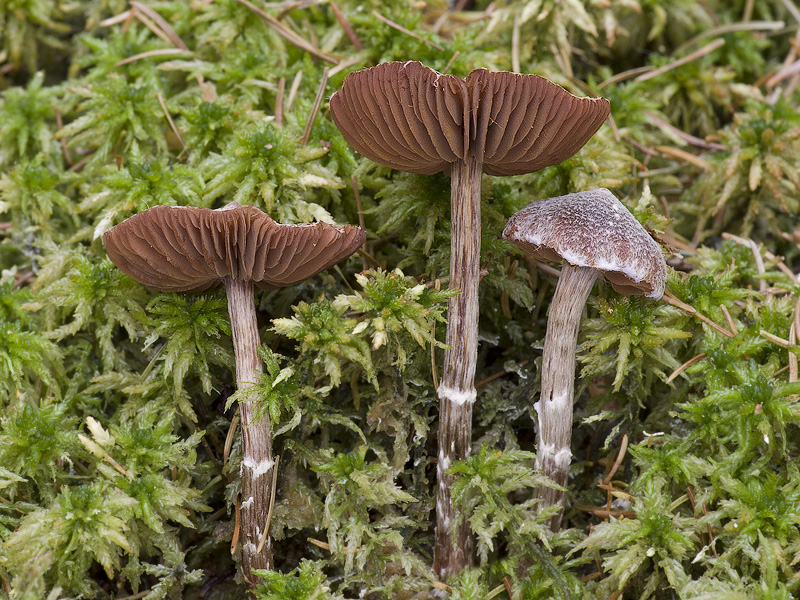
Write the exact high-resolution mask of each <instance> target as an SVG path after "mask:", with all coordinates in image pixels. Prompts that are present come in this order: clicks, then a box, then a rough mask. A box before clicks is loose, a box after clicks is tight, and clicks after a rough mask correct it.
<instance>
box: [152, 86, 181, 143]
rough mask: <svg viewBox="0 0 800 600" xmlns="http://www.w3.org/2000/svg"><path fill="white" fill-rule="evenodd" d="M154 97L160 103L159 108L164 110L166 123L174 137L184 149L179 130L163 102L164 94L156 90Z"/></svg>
mask: <svg viewBox="0 0 800 600" xmlns="http://www.w3.org/2000/svg"><path fill="white" fill-rule="evenodd" d="M156 97H157V98H158V103H159V104H160V105H161V109H162V110H163V111H164V116H166V117H167V123H169V126H170V129H172V133H174V134H175V137H177V138H178V141H179V142H180V143H181V146H183V149H184V150H186V144H184V143H183V137H181V132H180V131H178V128H177V127H175V121H173V120H172V115H170V114H169V110H168V109H167V103H166V102H164V96H162V95H161V92H158V93H156Z"/></svg>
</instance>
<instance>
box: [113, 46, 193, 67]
mask: <svg viewBox="0 0 800 600" xmlns="http://www.w3.org/2000/svg"><path fill="white" fill-rule="evenodd" d="M185 52H186V50H181V49H180V48H160V49H159V50H148V51H147V52H142V53H141V54H134V55H133V56H129V57H128V58H123V59H122V60H121V61H119V62H118V63H116V64H115V65H114V66H115V67H121V66H122V65H127V64H128V63H132V62H136V61H137V60H141V59H143V58H150V57H151V56H174V55H176V54H183V53H185Z"/></svg>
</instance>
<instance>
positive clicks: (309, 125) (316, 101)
mask: <svg viewBox="0 0 800 600" xmlns="http://www.w3.org/2000/svg"><path fill="white" fill-rule="evenodd" d="M327 86H328V67H325V68H324V69H323V70H322V79H321V80H320V82H319V88H318V89H317V96H316V98H314V104H313V105H312V106H311V113H310V114H309V115H308V121H307V122H306V128H305V131H303V137H301V138H300V145H301V146H305V145H306V144H308V140H309V138H310V137H311V130H312V129H313V128H314V120H315V119H316V118H317V113H318V112H319V107H320V106H321V105H322V98H323V97H324V96H325V88H326V87H327Z"/></svg>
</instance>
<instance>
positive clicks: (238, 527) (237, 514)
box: [231, 502, 242, 554]
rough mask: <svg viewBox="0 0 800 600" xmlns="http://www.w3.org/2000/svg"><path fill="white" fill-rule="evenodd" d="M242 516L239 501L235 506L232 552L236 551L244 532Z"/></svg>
mask: <svg viewBox="0 0 800 600" xmlns="http://www.w3.org/2000/svg"><path fill="white" fill-rule="evenodd" d="M240 517H241V508H240V507H239V503H238V502H237V503H236V505H235V506H234V507H233V537H232V538H231V554H234V553H235V552H236V546H238V545H239V535H240V534H241V532H242V523H241V519H240Z"/></svg>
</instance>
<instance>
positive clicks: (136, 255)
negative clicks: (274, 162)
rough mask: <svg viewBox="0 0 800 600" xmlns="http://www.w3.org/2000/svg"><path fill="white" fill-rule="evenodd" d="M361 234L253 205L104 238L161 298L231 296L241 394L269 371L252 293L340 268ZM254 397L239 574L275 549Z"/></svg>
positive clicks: (127, 225)
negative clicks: (280, 217)
mask: <svg viewBox="0 0 800 600" xmlns="http://www.w3.org/2000/svg"><path fill="white" fill-rule="evenodd" d="M364 237H365V235H364V232H363V231H362V230H361V229H359V228H358V227H353V226H350V225H344V226H337V225H328V224H326V223H315V224H313V225H279V224H278V223H276V222H275V221H273V220H272V219H271V218H270V217H269V215H267V214H265V213H263V212H262V211H260V210H259V209H257V208H255V207H253V206H239V205H238V204H236V203H231V204H229V205H228V206H226V207H225V208H222V209H219V210H210V209H208V208H195V207H169V206H155V207H153V208H150V209H148V210H146V211H144V212H141V213H139V214H137V215H134V216H133V217H131V218H130V219H128V220H126V221H124V222H122V223H120V224H119V225H117V226H116V227H113V228H111V229H110V230H108V231H107V232H106V233H105V235H104V236H103V241H104V242H105V245H106V252H107V253H108V257H109V258H110V259H111V260H112V261H113V262H114V264H116V265H117V266H118V267H119V268H120V269H121V270H122V271H123V272H125V273H126V274H127V275H129V276H130V277H132V278H133V279H135V280H136V281H138V282H139V283H142V284H144V285H146V286H149V287H152V288H155V289H157V290H159V291H161V292H202V291H204V290H207V289H209V288H211V287H214V286H216V285H219V284H220V283H223V284H224V285H225V292H226V293H227V296H228V314H229V315H230V320H231V334H232V336H233V350H234V354H235V355H236V381H237V387H238V389H240V390H245V389H247V388H250V387H253V386H254V385H256V384H257V383H258V381H259V377H260V374H261V372H262V371H263V365H262V363H261V357H260V356H259V354H258V348H259V346H260V345H261V340H260V338H259V335H258V323H257V320H256V310H255V301H254V289H255V288H254V286H258V287H260V288H262V289H267V290H273V289H276V288H280V287H284V286H288V285H292V284H294V283H297V282H299V281H302V280H303V279H307V278H308V277H311V276H312V275H314V274H316V273H318V272H320V271H322V270H324V269H327V268H328V267H330V266H332V265H334V264H335V263H337V262H339V261H341V260H344V259H345V258H347V257H348V256H350V255H351V254H352V253H353V252H355V251H356V249H358V247H359V246H361V244H363V243H364ZM254 405H255V398H252V399H251V398H248V397H244V398H243V399H242V400H241V401H240V403H239V410H240V412H241V418H242V471H241V474H242V500H241V502H240V513H241V519H240V526H241V531H240V536H239V539H240V540H242V575H243V576H244V579H245V582H246V583H247V584H248V586H249V587H252V586H254V585H255V584H256V580H255V577H254V576H253V575H252V571H253V569H270V568H272V542H271V540H270V536H269V531H264V528H265V527H266V523H267V515H268V513H269V505H270V501H271V497H272V481H273V473H272V470H273V468H274V467H275V462H274V461H273V458H272V433H271V429H270V422H269V417H268V416H267V415H266V414H265V415H264V416H263V417H261V418H257V417H256V416H255V414H254V408H255V406H254Z"/></svg>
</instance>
